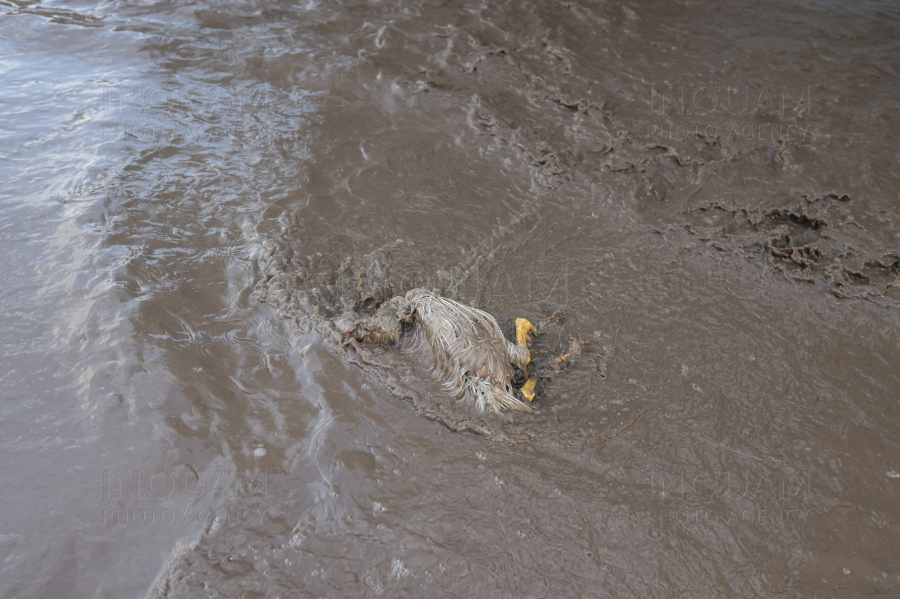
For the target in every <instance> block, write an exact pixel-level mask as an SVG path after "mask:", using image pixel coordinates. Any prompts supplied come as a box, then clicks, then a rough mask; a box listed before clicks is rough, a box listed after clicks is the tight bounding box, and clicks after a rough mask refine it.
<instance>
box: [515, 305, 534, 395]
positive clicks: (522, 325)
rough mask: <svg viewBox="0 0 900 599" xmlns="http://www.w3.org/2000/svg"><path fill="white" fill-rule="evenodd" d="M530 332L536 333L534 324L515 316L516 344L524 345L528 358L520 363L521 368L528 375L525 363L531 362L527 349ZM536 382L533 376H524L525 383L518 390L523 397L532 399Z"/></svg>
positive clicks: (530, 336)
mask: <svg viewBox="0 0 900 599" xmlns="http://www.w3.org/2000/svg"><path fill="white" fill-rule="evenodd" d="M532 333H537V329H535V328H534V325H533V324H531V322H529V320H528V319H527V318H517V319H516V345H518V346H519V347H524V348H525V351H526V352H528V359H527V360H525V364H523V365H522V370H524V371H525V376H526V377H527V376H528V371H527V370H525V365H527V364H528V363H529V362H531V352H530V351H529V350H528V342H529V341H531V339H532V336H533V335H532ZM535 384H537V381H536V380H535V379H533V378H526V380H525V384H524V385H522V388H521V389H520V391H521V392H522V395H524V396H525V399H527V400H528V401H534V386H535Z"/></svg>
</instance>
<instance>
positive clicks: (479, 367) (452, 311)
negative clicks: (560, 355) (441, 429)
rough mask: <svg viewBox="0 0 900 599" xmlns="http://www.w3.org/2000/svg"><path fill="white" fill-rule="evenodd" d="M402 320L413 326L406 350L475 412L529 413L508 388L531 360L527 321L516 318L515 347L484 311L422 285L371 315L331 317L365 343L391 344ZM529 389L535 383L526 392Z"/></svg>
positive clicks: (526, 407) (351, 336) (529, 328)
mask: <svg viewBox="0 0 900 599" xmlns="http://www.w3.org/2000/svg"><path fill="white" fill-rule="evenodd" d="M401 323H410V324H412V325H413V331H412V338H411V340H410V342H409V343H408V344H406V347H405V349H404V351H405V352H406V353H408V354H410V355H412V356H414V357H415V358H417V359H419V360H421V361H422V362H424V363H426V364H428V365H429V366H430V367H431V370H432V372H433V374H434V375H435V376H436V378H438V379H439V380H440V381H441V382H442V384H443V387H444V389H445V390H446V391H447V392H448V393H449V394H451V395H453V396H462V397H463V398H464V399H466V400H468V401H469V402H470V403H471V404H472V405H474V406H475V408H477V409H478V410H479V411H485V410H491V411H493V412H498V413H499V412H501V411H503V410H504V409H507V408H512V409H516V410H521V411H524V412H531V411H533V410H532V409H531V407H529V405H528V404H527V403H525V402H523V401H522V400H521V399H519V398H517V397H515V396H514V395H513V389H512V386H511V381H512V379H513V376H514V374H515V371H514V368H515V367H517V368H521V369H523V370H524V369H525V366H526V365H527V364H528V362H529V361H530V359H531V357H530V354H529V352H528V348H527V347H526V346H525V341H526V340H527V339H528V338H529V337H528V336H527V335H528V333H529V332H531V331H533V330H534V327H532V326H531V323H528V321H526V320H524V319H519V321H517V323H516V325H517V327H516V328H517V336H518V341H519V345H515V344H513V343H510V342H509V341H507V339H506V338H505V337H504V336H503V332H502V331H501V330H500V326H499V325H498V324H497V321H496V320H494V317H492V316H491V315H490V314H488V313H487V312H484V311H482V310H479V309H477V308H472V307H470V306H466V305H465V304H461V303H459V302H456V301H453V300H451V299H447V298H445V297H441V296H439V295H437V294H435V293H432V292H431V291H427V290H425V289H412V290H410V291H409V292H407V293H406V295H404V296H397V297H393V298H391V299H390V300H388V301H387V302H385V303H383V304H382V305H381V306H380V307H379V308H378V310H377V311H376V312H375V314H374V315H373V316H369V317H359V316H358V315H356V314H355V313H353V312H350V313H345V314H343V315H341V316H340V317H338V318H337V319H335V325H336V326H337V328H338V329H339V330H340V331H341V332H342V333H344V334H346V335H348V336H349V337H350V338H351V339H352V340H358V341H361V342H364V343H395V342H396V341H397V340H398V339H399V338H400V334H401V332H402V324H401ZM522 323H525V324H527V327H525V326H524V325H523V324H522ZM532 388H533V383H532V384H531V385H530V386H529V387H528V390H529V391H530V390H531V389H532ZM527 396H528V395H527V392H526V397H527ZM531 397H533V393H531ZM531 397H529V399H531Z"/></svg>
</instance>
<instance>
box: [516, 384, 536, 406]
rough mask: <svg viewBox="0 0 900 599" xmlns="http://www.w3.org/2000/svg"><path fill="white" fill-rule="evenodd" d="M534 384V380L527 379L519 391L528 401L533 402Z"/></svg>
mask: <svg viewBox="0 0 900 599" xmlns="http://www.w3.org/2000/svg"><path fill="white" fill-rule="evenodd" d="M536 383H537V381H536V380H535V379H528V380H527V381H525V384H524V385H522V388H521V389H519V391H521V392H522V395H524V396H525V399H527V400H528V401H534V386H535V384H536Z"/></svg>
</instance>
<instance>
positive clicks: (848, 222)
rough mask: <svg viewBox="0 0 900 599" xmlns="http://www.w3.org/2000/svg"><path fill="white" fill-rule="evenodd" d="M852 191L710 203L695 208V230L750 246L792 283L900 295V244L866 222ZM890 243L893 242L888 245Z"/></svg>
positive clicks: (838, 292) (722, 242)
mask: <svg viewBox="0 0 900 599" xmlns="http://www.w3.org/2000/svg"><path fill="white" fill-rule="evenodd" d="M856 212H857V210H855V209H854V201H853V200H852V198H851V197H850V196H849V195H846V194H836V193H829V194H824V195H821V196H808V195H803V196H800V197H799V198H782V199H781V200H775V201H773V202H771V203H769V204H761V205H753V206H731V205H725V204H722V203H718V202H716V203H710V204H707V205H704V206H701V207H699V208H697V209H695V210H694V211H693V214H695V215H696V216H698V217H699V219H698V222H697V224H696V225H693V224H692V225H688V230H689V232H690V233H691V234H693V235H696V236H697V238H698V239H699V240H701V241H704V242H706V243H707V244H708V245H710V246H711V247H714V248H716V249H718V250H719V251H722V252H726V253H743V254H745V255H747V256H749V257H751V258H752V259H754V260H758V261H760V262H762V263H763V264H764V265H765V266H766V267H767V268H771V269H772V270H774V271H777V272H780V273H782V274H783V275H784V277H785V278H787V279H788V280H789V281H791V282H792V283H794V282H797V283H810V284H813V285H815V286H816V287H818V288H820V289H823V290H825V291H827V292H828V293H830V294H832V295H834V296H835V297H838V298H843V299H867V298H871V299H874V298H886V299H887V300H888V301H889V303H890V301H896V300H897V299H898V298H900V296H898V295H897V293H896V292H897V285H898V284H900V251H898V250H896V249H888V247H889V244H885V243H884V241H883V240H880V239H878V238H877V237H876V236H875V235H873V234H872V233H871V232H870V231H869V230H868V229H867V228H866V227H865V226H863V225H862V224H860V222H859V220H858V217H857V216H856V214H855V213H856ZM886 245H888V247H885V246H886Z"/></svg>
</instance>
